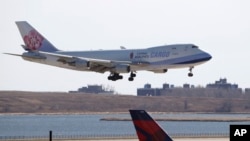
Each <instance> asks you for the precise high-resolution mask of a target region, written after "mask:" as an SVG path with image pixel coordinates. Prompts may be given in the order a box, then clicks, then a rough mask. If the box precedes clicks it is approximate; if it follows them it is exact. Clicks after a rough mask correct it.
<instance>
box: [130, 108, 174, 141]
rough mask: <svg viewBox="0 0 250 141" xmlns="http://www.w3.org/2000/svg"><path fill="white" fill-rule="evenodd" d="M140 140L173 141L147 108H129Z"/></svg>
mask: <svg viewBox="0 0 250 141" xmlns="http://www.w3.org/2000/svg"><path fill="white" fill-rule="evenodd" d="M129 112H130V115H131V117H132V120H133V124H134V127H135V130H136V133H137V136H138V138H139V141H173V139H172V138H171V137H170V136H169V135H168V134H167V133H166V132H165V131H164V130H163V129H162V128H161V127H160V126H159V125H158V124H157V123H156V121H155V120H154V119H153V118H152V117H151V116H150V115H149V114H148V113H147V112H146V111H145V110H129Z"/></svg>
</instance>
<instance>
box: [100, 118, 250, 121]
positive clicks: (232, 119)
mask: <svg viewBox="0 0 250 141" xmlns="http://www.w3.org/2000/svg"><path fill="white" fill-rule="evenodd" d="M155 120H156V121H198V122H199V121H202V122H248V121H250V118H155ZM100 121H131V119H130V118H101V119H100Z"/></svg>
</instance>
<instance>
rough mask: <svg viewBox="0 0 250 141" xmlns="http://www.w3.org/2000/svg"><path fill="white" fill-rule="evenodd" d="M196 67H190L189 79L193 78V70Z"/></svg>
mask: <svg viewBox="0 0 250 141" xmlns="http://www.w3.org/2000/svg"><path fill="white" fill-rule="evenodd" d="M193 68H194V67H190V68H189V73H188V77H193V75H194V74H193V73H192V70H193Z"/></svg>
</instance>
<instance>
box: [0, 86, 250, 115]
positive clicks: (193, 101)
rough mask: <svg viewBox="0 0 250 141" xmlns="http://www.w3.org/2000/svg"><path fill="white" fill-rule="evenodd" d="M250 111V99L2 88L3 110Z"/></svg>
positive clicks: (0, 110) (20, 111)
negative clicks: (143, 95) (73, 92)
mask: <svg viewBox="0 0 250 141" xmlns="http://www.w3.org/2000/svg"><path fill="white" fill-rule="evenodd" d="M128 109H144V110H147V111H149V112H250V99H243V98H242V99H241V98H234V99H228V98H227V99H225V98H211V97H210V98H197V97H196V98H195V97H176V96H160V97H137V96H124V95H98V94H69V93H59V92H20V91H0V113H37V114H39V113H86V112H128Z"/></svg>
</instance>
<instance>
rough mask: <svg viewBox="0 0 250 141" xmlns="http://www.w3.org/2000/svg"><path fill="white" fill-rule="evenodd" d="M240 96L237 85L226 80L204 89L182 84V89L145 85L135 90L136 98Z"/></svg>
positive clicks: (247, 91) (167, 85)
mask: <svg viewBox="0 0 250 141" xmlns="http://www.w3.org/2000/svg"><path fill="white" fill-rule="evenodd" d="M245 93H249V94H250V88H249V89H245ZM239 94H242V89H240V88H238V84H231V83H228V82H227V79H219V80H218V81H215V83H211V84H207V85H206V87H205V88H204V87H201V86H198V87H195V86H194V85H191V84H187V83H185V84H183V86H182V87H174V85H170V84H168V83H164V84H163V86H162V88H152V87H151V85H150V84H148V83H147V84H145V85H144V88H138V89H137V96H162V95H164V96H188V97H190V96H193V97H218V98H222V97H224V98H225V97H227V98H232V97H237V96H239Z"/></svg>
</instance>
